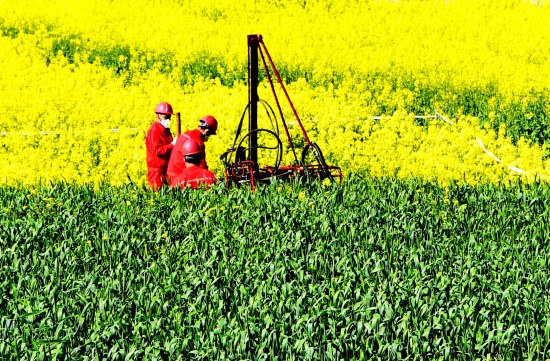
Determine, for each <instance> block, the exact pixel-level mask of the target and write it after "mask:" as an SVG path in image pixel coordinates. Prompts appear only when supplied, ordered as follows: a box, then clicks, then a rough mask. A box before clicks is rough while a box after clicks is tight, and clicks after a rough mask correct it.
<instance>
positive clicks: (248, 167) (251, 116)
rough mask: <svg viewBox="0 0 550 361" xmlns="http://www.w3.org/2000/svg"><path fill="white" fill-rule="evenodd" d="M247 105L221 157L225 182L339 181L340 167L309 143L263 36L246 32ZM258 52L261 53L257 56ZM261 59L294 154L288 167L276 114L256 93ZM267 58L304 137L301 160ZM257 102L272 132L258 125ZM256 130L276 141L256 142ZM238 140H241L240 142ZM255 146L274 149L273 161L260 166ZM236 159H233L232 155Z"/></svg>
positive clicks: (340, 179) (252, 185) (231, 183)
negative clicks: (271, 143)
mask: <svg viewBox="0 0 550 361" xmlns="http://www.w3.org/2000/svg"><path fill="white" fill-rule="evenodd" d="M247 40H248V105H247V106H246V107H245V110H244V112H243V115H242V117H241V120H240V123H239V127H238V129H237V132H236V135H235V140H234V142H233V145H232V146H231V147H230V148H229V149H228V150H227V151H226V152H225V153H224V154H223V155H222V156H221V159H222V161H223V162H224V165H225V182H226V184H227V185H228V186H230V185H241V184H247V183H248V184H250V186H251V187H252V188H254V187H255V185H256V184H257V183H269V182H271V181H272V180H274V179H302V180H306V179H319V180H324V179H329V180H330V181H335V180H336V179H337V180H338V181H339V182H341V181H342V170H341V169H340V168H339V167H337V166H329V165H327V164H326V162H325V159H324V157H323V153H322V152H321V149H320V148H319V146H318V145H317V144H316V143H313V142H311V140H310V139H309V137H308V135H307V132H306V130H305V128H304V126H303V124H302V121H301V120H300V117H299V116H298V113H297V112H296V109H295V108H294V105H293V104H292V101H291V100H290V97H289V95H288V92H287V90H286V88H285V86H284V84H283V81H282V79H281V76H280V75H279V72H278V71H277V68H276V67H275V64H274V63H273V60H272V59H271V56H270V55H269V52H268V51H267V48H266V46H265V43H264V41H263V38H262V36H261V35H259V34H255V35H248V37H247ZM258 55H260V56H258ZM260 58H261V60H262V64H263V67H264V69H265V74H266V77H267V79H268V81H269V84H270V87H271V91H272V93H273V96H274V98H275V102H276V104H277V108H278V111H279V116H280V119H281V122H282V124H283V127H284V130H285V133H286V136H287V140H288V144H289V146H290V148H291V150H292V154H293V155H294V159H295V163H294V164H293V165H289V166H282V165H280V162H281V159H282V150H283V144H282V142H281V139H280V138H279V134H278V123H277V122H276V116H275V112H274V111H273V109H272V108H271V107H270V106H269V104H267V102H265V101H263V100H260V98H259V96H258V83H259V72H258V63H259V59H260ZM266 58H267V60H268V62H269V65H270V69H271V71H272V72H273V74H274V75H275V77H276V78H277V82H278V84H279V85H280V86H281V88H282V90H283V92H284V94H285V96H286V99H287V101H288V103H289V105H290V107H291V108H292V111H293V113H294V116H295V118H296V122H297V124H298V125H299V126H300V130H301V133H302V136H303V137H304V140H305V142H306V145H305V147H304V148H303V150H302V154H301V159H300V160H298V156H297V154H296V149H295V146H294V142H293V141H292V138H291V136H290V132H289V130H288V125H287V122H286V121H285V118H284V115H283V111H282V109H281V105H280V102H279V99H278V97H277V94H276V92H275V86H274V84H273V80H272V77H271V74H270V72H269V67H268V65H267V62H266ZM258 104H262V105H263V106H264V108H265V110H266V113H267V114H268V117H269V118H270V119H272V117H273V118H275V122H273V120H272V123H274V128H275V131H273V130H269V129H264V128H258ZM247 111H248V133H247V134H245V135H244V136H241V131H242V127H243V121H244V118H245V115H246V113H247ZM258 133H267V135H268V136H271V137H273V138H274V139H275V140H276V142H275V143H276V145H275V146H272V147H265V146H262V145H258ZM239 139H240V141H239ZM245 141H248V146H247V147H245V146H244V143H245ZM258 149H268V150H273V151H276V152H277V153H276V157H275V164H272V165H266V166H264V167H260V166H259V164H258ZM233 154H234V155H235V158H234V159H233V160H232V159H231V158H232V155H233Z"/></svg>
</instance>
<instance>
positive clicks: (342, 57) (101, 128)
mask: <svg viewBox="0 0 550 361" xmlns="http://www.w3.org/2000/svg"><path fill="white" fill-rule="evenodd" d="M548 19H550V2H549V1H540V0H539V1H522V0H506V1H499V2H494V1H489V0H484V1H452V0H448V1H444V0H441V1H436V0H430V1H420V0H409V1H382V0H379V1H374V0H373V1H365V2H352V3H351V4H350V3H349V2H348V1H343V0H339V1H338V0H334V1H314V2H311V3H310V2H307V3H306V2H303V1H291V0H279V1H246V2H242V3H241V2H234V1H228V0H227V1H224V0H222V1H176V0H172V1H143V0H138V1H133V2H130V1H78V2H77V1H69V2H65V1H54V0H52V1H40V2H39V1H36V0H20V1H15V0H3V1H0V30H1V33H0V34H1V35H2V36H1V37H0V65H1V67H2V69H3V71H2V74H1V75H0V106H1V108H2V112H0V156H1V158H2V161H0V175H1V178H0V183H2V184H35V183H37V182H41V181H55V180H66V181H76V182H78V183H88V182H92V183H99V182H103V181H107V182H109V183H112V184H121V183H126V182H128V181H129V179H131V180H132V181H133V182H136V183H139V184H143V183H144V182H145V174H146V165H145V147H144V135H145V132H146V131H147V129H148V127H149V126H150V124H151V122H152V121H153V120H154V114H153V109H154V107H155V105H156V104H157V103H158V102H160V101H168V102H170V103H171V104H172V105H173V106H174V109H175V111H179V112H181V113H182V123H183V125H182V129H183V130H186V129H192V128H195V127H196V126H197V124H198V123H197V122H198V119H199V118H200V117H202V116H203V115H206V114H212V115H214V116H215V117H216V118H217V119H218V120H219V122H220V129H219V131H218V134H219V135H218V136H216V137H212V138H211V139H210V141H209V142H208V143H207V160H208V163H209V164H210V167H211V169H213V170H214V171H215V172H216V173H217V174H218V175H219V176H222V175H223V166H222V164H221V161H220V160H219V157H220V155H221V154H222V153H223V152H224V151H225V150H226V149H227V148H228V147H229V146H230V145H231V144H232V142H233V137H234V132H235V131H236V127H237V124H238V121H239V119H240V116H241V113H242V111H243V109H244V107H245V105H246V102H247V85H246V79H243V77H242V74H243V67H244V69H245V67H246V60H247V46H246V35H247V34H262V35H263V36H264V39H265V42H266V45H267V46H268V48H269V51H270V54H271V55H272V56H273V58H274V61H275V63H276V65H277V66H278V67H280V68H281V69H283V71H282V72H283V73H285V74H287V77H286V79H290V80H292V81H289V82H288V90H289V93H290V96H291V98H292V100H293V102H294V105H295V106H296V108H297V111H298V113H299V114H300V116H301V118H302V120H303V122H304V125H305V127H306V129H307V130H308V134H309V136H310V137H311V138H312V139H313V140H314V141H315V142H317V143H318V144H319V145H320V147H321V149H322V150H323V152H324V154H325V158H326V159H327V162H328V163H330V164H335V165H339V166H340V167H342V169H343V171H344V173H345V174H349V173H352V172H359V173H361V172H366V173H370V174H373V175H375V176H380V177H385V176H389V177H394V176H395V177H399V178H408V177H419V178H422V179H437V180H438V181H439V182H441V183H442V184H446V183H448V182H450V181H452V180H457V181H459V182H467V183H471V184H476V183H480V182H486V181H489V182H494V183H497V182H502V181H504V182H507V181H513V180H516V179H523V180H525V181H529V182H531V181H534V180H536V179H540V180H545V181H546V180H548V179H549V177H550V162H549V161H548V160H547V159H546V158H547V148H546V142H548V141H549V140H550V137H548V138H546V136H547V135H548V134H549V133H548V130H547V126H548V124H547V123H546V122H547V121H548V122H550V120H548V119H550V105H549V104H548V103H547V102H545V100H546V99H550V48H549V47H548V46H547V44H549V43H550V26H548V24H549V21H548ZM212 74H213V75H212ZM210 75H212V76H210ZM291 78H292V79H291ZM472 89H473V90H478V89H481V90H480V92H479V93H476V92H474V91H472ZM487 89H489V90H487ZM429 90H433V95H430V94H429ZM259 92H260V96H261V97H262V96H263V98H265V99H266V100H268V101H269V102H270V103H272V105H273V106H274V103H273V102H272V101H271V98H270V93H269V89H268V87H267V84H265V83H262V84H261V86H260V90H259ZM479 94H480V95H479ZM436 111H437V112H439V113H440V114H442V116H437V117H435V118H427V119H421V120H419V118H416V119H415V118H414V115H417V116H431V115H434V114H435V112H436ZM285 112H286V113H287V115H286V116H287V119H290V118H291V115H292V113H291V111H290V109H285ZM503 119H504V120H506V122H504V121H503ZM505 123H508V125H506V124H505ZM532 124H535V125H536V126H533V125H532ZM524 125H525V126H524ZM296 128H297V127H295V128H293V129H292V132H293V134H294V135H295V136H297V135H298V129H296ZM529 132H530V133H529ZM533 134H535V135H533ZM530 136H531V138H530ZM283 162H284V163H289V162H292V159H291V158H290V156H289V154H288V152H287V154H286V155H285V158H284V160H283Z"/></svg>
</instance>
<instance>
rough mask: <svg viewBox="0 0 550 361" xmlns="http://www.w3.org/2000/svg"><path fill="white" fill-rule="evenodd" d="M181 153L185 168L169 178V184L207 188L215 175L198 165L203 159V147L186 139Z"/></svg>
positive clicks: (213, 181)
mask: <svg viewBox="0 0 550 361" xmlns="http://www.w3.org/2000/svg"><path fill="white" fill-rule="evenodd" d="M180 151H181V153H182V154H183V157H184V158H183V159H184V162H185V169H184V170H183V171H181V173H179V174H178V175H176V176H174V177H171V178H170V185H171V186H172V187H178V186H179V187H181V188H185V187H191V188H193V189H197V188H200V187H201V186H202V185H204V186H205V187H206V188H209V187H210V186H211V185H212V184H214V183H216V181H217V179H216V175H215V174H214V172H211V171H209V170H208V169H205V168H202V167H201V166H200V164H201V160H202V159H203V156H202V152H203V149H202V148H201V147H200V145H199V144H198V143H197V142H195V141H194V140H193V139H187V140H186V141H185V142H184V143H183V145H182V147H181V150H180Z"/></svg>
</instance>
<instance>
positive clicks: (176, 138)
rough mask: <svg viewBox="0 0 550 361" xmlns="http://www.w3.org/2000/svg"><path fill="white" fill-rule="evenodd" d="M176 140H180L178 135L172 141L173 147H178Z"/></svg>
mask: <svg viewBox="0 0 550 361" xmlns="http://www.w3.org/2000/svg"><path fill="white" fill-rule="evenodd" d="M176 140H178V136H177V135H176V137H175V138H174V140H173V141H172V145H176Z"/></svg>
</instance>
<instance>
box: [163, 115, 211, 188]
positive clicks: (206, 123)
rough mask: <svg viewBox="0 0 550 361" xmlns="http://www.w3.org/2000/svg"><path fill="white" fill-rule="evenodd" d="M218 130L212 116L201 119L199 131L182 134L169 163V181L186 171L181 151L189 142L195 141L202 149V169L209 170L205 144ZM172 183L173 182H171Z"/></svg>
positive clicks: (194, 130)
mask: <svg viewBox="0 0 550 361" xmlns="http://www.w3.org/2000/svg"><path fill="white" fill-rule="evenodd" d="M217 129H218V121H217V120H216V118H214V117H213V116H211V115H207V116H204V117H202V118H201V119H200V122H199V126H198V127H197V129H193V130H189V131H187V132H185V133H183V134H181V135H180V136H179V137H178V139H177V140H176V143H175V145H174V149H173V150H172V155H171V156H170V161H169V162H168V168H167V171H166V173H167V175H168V179H170V178H174V177H177V176H178V174H180V173H181V172H182V171H183V170H184V169H185V161H184V159H183V158H184V155H183V153H182V151H181V149H182V147H183V144H184V143H185V142H186V141H187V140H188V139H192V140H194V141H195V142H196V143H197V144H198V146H199V147H200V149H201V157H202V158H201V163H200V166H201V168H205V169H208V165H207V164H206V146H205V144H204V143H205V142H206V141H208V138H209V137H210V136H211V135H215V134H216V130H217ZM170 183H171V182H170Z"/></svg>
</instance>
